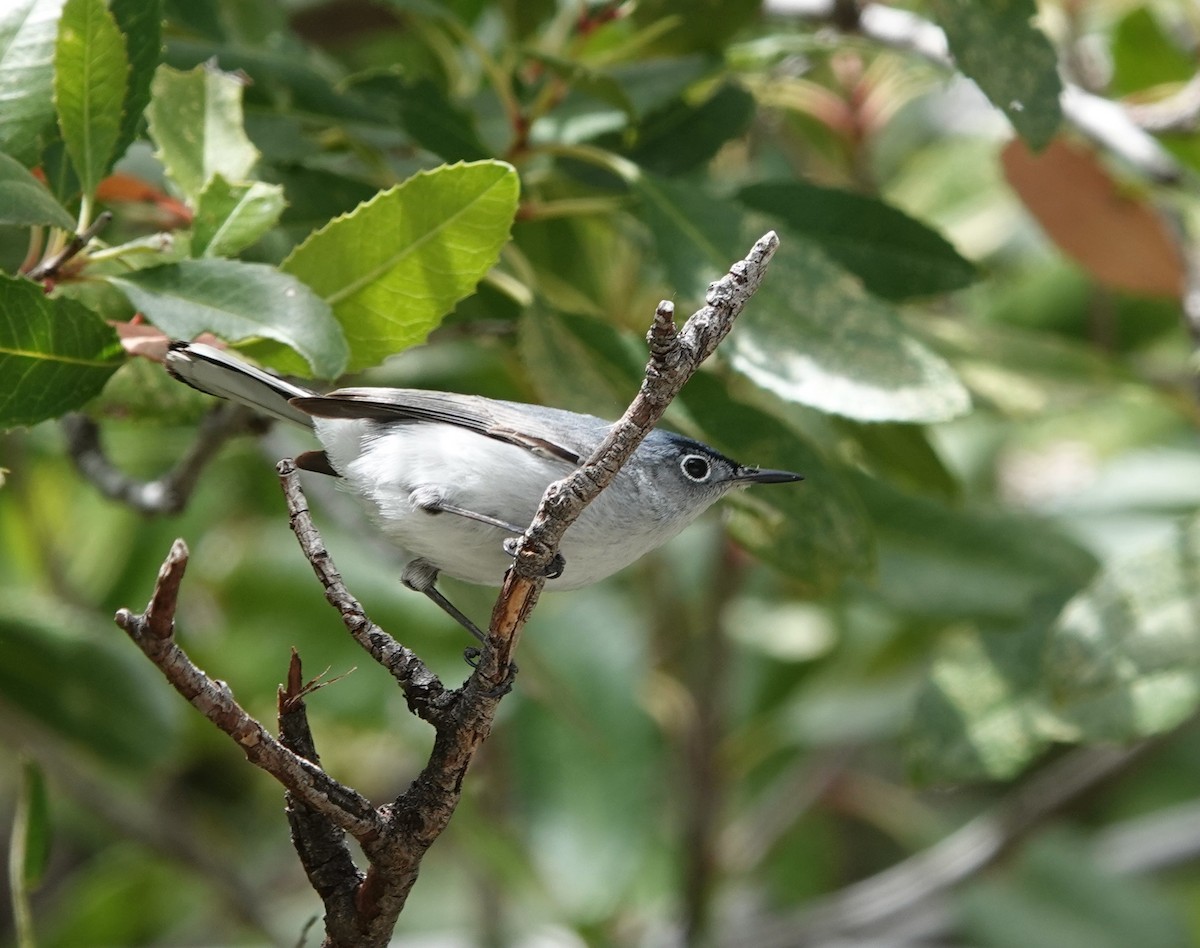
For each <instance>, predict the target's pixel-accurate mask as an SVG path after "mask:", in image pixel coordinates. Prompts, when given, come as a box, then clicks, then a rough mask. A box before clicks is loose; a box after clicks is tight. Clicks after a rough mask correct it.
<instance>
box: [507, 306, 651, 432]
mask: <svg viewBox="0 0 1200 948" xmlns="http://www.w3.org/2000/svg"><path fill="white" fill-rule="evenodd" d="M518 325H519V329H518V332H519V335H518V351H519V352H520V354H521V361H522V363H523V364H524V366H525V368H526V370H527V375H528V377H529V379H530V381H531V382H532V383H533V386H534V388H535V389H536V390H537V392H538V394H539V395H540V396H541V397H542V399H543V400H545V402H546V403H547V404H549V405H555V406H557V407H561V408H568V409H570V410H572V411H579V412H585V413H587V414H591V415H598V416H600V417H601V418H618V417H620V415H621V413H622V412H623V411H624V410H625V408H626V406H627V405H628V404H629V401H630V399H631V398H632V397H633V395H634V394H635V393H636V392H637V390H638V386H639V385H640V384H641V379H642V373H643V369H644V366H645V359H646V356H645V349H644V347H643V348H642V349H641V351H640V352H639V351H638V349H637V347H636V345H635V344H633V341H632V340H631V339H629V338H627V337H624V336H621V335H619V334H618V332H617V331H616V330H615V329H614V328H613V327H612V326H610V325H608V324H607V323H604V322H601V321H600V320H598V319H592V318H589V317H587V316H579V315H574V314H572V315H565V314H562V313H556V312H554V311H552V310H550V309H547V308H546V307H544V306H539V305H534V306H532V307H529V308H528V309H527V310H526V311H525V312H524V313H523V314H522V317H521V320H520V323H519V324H518Z"/></svg>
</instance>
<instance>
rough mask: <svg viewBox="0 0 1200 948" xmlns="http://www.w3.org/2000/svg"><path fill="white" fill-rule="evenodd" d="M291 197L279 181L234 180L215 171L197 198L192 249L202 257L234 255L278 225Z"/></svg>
mask: <svg viewBox="0 0 1200 948" xmlns="http://www.w3.org/2000/svg"><path fill="white" fill-rule="evenodd" d="M286 205H287V201H286V200H285V199H284V196H283V188H282V187H280V186H279V185H277V184H263V183H262V182H261V181H251V182H245V183H240V184H230V183H229V182H228V181H226V180H225V178H224V176H223V175H220V174H214V175H213V176H212V178H210V179H209V182H208V184H207V185H206V186H205V188H204V190H203V191H201V192H200V195H199V197H198V198H197V200H196V216H195V219H194V220H193V222H192V250H193V253H195V255H196V256H200V257H232V256H233V255H234V254H236V253H237V252H238V251H240V250H244V249H245V248H247V247H249V246H250V245H251V244H253V243H254V242H255V241H256V240H258V239H259V238H260V237H262V236H263V235H264V234H265V233H266V232H267V231H269V230H270V229H271V228H272V227H274V226H275V223H276V222H277V221H278V220H279V215H280V214H282V213H283V209H284V207H285V206H286Z"/></svg>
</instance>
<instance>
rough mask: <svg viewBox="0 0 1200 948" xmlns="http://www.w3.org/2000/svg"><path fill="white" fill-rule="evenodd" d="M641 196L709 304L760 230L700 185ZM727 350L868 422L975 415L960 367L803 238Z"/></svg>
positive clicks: (681, 280) (802, 397) (753, 374)
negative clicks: (711, 292)
mask: <svg viewBox="0 0 1200 948" xmlns="http://www.w3.org/2000/svg"><path fill="white" fill-rule="evenodd" d="M637 189H638V191H639V193H640V194H641V196H642V199H643V200H642V211H643V218H644V220H645V221H646V223H647V224H648V225H649V227H650V231H651V233H652V235H653V237H654V240H655V244H656V245H657V248H658V252H659V256H660V257H661V258H662V260H663V263H664V265H665V267H666V269H667V275H668V278H669V279H670V280H671V281H672V283H673V284H674V288H675V290H676V291H677V292H678V293H679V294H681V295H683V296H685V297H690V298H692V299H695V300H699V299H702V298H703V294H704V292H705V288H706V287H707V286H708V284H709V283H710V282H711V281H712V280H714V279H716V278H717V277H719V276H720V275H721V274H723V273H724V272H725V270H726V269H727V268H728V267H729V265H730V264H731V263H732V262H733V261H734V260H736V259H738V258H739V257H740V256H741V255H742V253H744V252H745V248H746V247H747V246H749V244H750V241H751V238H750V237H749V229H750V224H751V222H750V221H749V220H748V219H747V218H746V217H745V215H744V214H742V213H741V211H740V209H739V208H738V207H737V206H736V205H733V204H729V203H727V202H723V201H720V200H718V199H715V198H710V197H708V196H706V195H704V194H703V193H701V192H698V191H697V190H696V188H695V187H693V186H690V185H683V184H680V183H676V182H672V181H668V180H665V179H661V178H653V177H651V176H650V175H643V176H641V177H640V178H639V180H638V181H637ZM758 232H759V233H761V231H758ZM725 353H726V356H727V357H728V358H729V361H730V363H731V364H732V365H733V367H734V368H736V369H737V370H738V371H739V372H741V373H742V374H743V375H745V376H746V377H747V378H749V379H750V380H752V381H753V382H755V383H756V384H757V385H759V386H761V387H762V388H765V389H767V390H768V391H771V392H773V393H774V394H776V395H777V396H779V397H780V398H783V399H784V400H786V401H791V402H797V403H800V404H803V405H809V406H811V407H813V408H818V409H820V410H821V411H825V412H831V413H833V414H839V415H845V416H846V417H848V418H855V419H858V420H860V421H903V422H929V421H942V420H945V419H947V418H953V417H955V416H956V415H960V414H962V413H963V412H965V411H966V410H967V408H968V407H969V399H968V396H967V392H966V389H964V388H963V386H962V384H961V383H960V382H959V381H958V379H957V377H956V376H955V375H954V373H953V371H952V370H951V369H950V367H949V365H947V364H946V362H944V361H943V360H942V359H941V358H940V357H939V356H937V355H936V354H934V353H933V352H932V351H931V350H930V349H929V348H927V347H926V346H925V345H924V343H922V342H921V341H919V340H918V339H917V338H916V336H914V335H913V334H912V333H910V332H909V331H908V330H906V328H905V327H904V325H903V323H901V322H900V320H899V318H898V316H897V314H896V313H895V312H894V311H893V310H892V309H891V308H890V307H888V306H887V305H886V304H884V303H883V302H881V301H880V300H878V299H876V298H875V297H873V296H870V295H869V294H868V293H866V292H865V291H864V290H863V289H862V287H861V286H860V285H859V283H858V282H857V281H856V280H854V279H853V278H852V277H850V276H849V275H848V274H846V273H845V272H844V271H842V270H841V269H839V268H838V267H837V266H835V265H834V264H832V263H831V262H830V261H828V260H827V259H826V258H825V256H824V255H823V254H822V253H821V252H820V251H819V250H818V249H817V248H816V247H815V246H814V245H812V244H810V243H808V242H807V241H803V240H800V239H797V238H796V237H794V236H791V237H788V236H786V235H785V237H784V239H783V240H782V241H781V244H780V248H779V251H778V252H777V253H776V255H775V259H774V261H773V262H772V264H771V269H770V271H769V272H768V274H767V278H766V280H765V281H764V283H763V286H762V287H761V288H760V289H759V291H758V293H757V294H756V295H755V297H754V299H753V300H752V301H751V302H750V305H749V306H747V307H746V311H745V312H744V313H743V314H742V316H741V318H740V319H739V322H738V326H737V328H736V329H735V330H734V332H733V335H732V336H731V337H730V339H729V342H728V343H726V347H725Z"/></svg>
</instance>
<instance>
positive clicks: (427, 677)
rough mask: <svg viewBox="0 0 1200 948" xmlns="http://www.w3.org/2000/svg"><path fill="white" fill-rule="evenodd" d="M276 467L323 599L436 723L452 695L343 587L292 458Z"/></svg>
mask: <svg viewBox="0 0 1200 948" xmlns="http://www.w3.org/2000/svg"><path fill="white" fill-rule="evenodd" d="M276 471H278V473H279V483H280V485H281V486H282V488H283V496H284V499H285V500H286V502H287V508H288V516H289V518H290V522H291V526H292V532H293V533H295V534H296V542H297V543H299V544H300V549H301V550H302V551H303V553H304V556H305V557H306V558H307V559H308V562H309V563H310V564H311V565H312V568H313V572H315V573H316V574H317V579H319V580H320V581H321V585H322V586H324V587H325V598H326V599H327V600H328V601H329V604H330V605H331V606H333V607H334V608H335V609H336V610H337V611H338V613H339V614H340V615H341V617H342V623H343V624H344V625H345V626H346V629H347V630H348V631H349V632H350V635H351V636H352V637H353V639H354V641H355V642H357V643H358V644H359V645H360V646H361V647H362V649H363V651H365V652H366V653H367V654H368V655H370V656H371V657H372V658H373V659H375V661H377V662H378V663H379V664H380V665H382V666H383V667H384V668H385V669H387V671H388V673H389V674H391V676H392V677H393V678H395V679H396V682H397V683H398V684H399V685H400V688H401V689H402V690H403V691H404V697H405V698H406V699H407V701H408V708H409V710H410V711H412V712H413V714H415V715H417V716H418V717H419V718H422V719H423V720H425V721H428V722H429V723H430V724H433V725H435V726H436V725H437V723H438V721H439V720H440V719H441V717H442V715H443V712H444V711H445V708H446V706H447V705H448V703H449V702H451V701H452V700H453V695H452V694H451V693H450V692H448V691H447V690H446V688H445V686H444V685H443V684H442V683H441V681H440V680H439V679H438V677H437V675H435V674H434V673H433V672H431V671H430V670H429V669H428V668H427V667H426V666H425V663H424V662H422V661H421V660H420V659H419V658H418V657H417V656H416V654H415V653H414V652H413V651H412V650H411V649H408V648H406V647H405V646H403V645H401V644H400V643H399V642H397V641H396V640H395V639H394V638H392V637H391V636H390V635H388V634H387V633H386V632H385V631H383V629H381V628H380V627H379V626H377V625H376V624H375V623H374V622H372V621H371V620H370V619H368V618H367V615H366V613H365V611H364V610H363V607H362V604H361V603H359V601H358V600H357V599H355V598H354V597H353V596H352V595H351V594H350V591H349V590H348V589H346V584H345V583H344V582H343V581H342V576H341V573H339V572H338V568H337V567H336V566H335V565H334V563H333V559H332V557H330V555H329V551H328V550H327V549H326V548H325V542H324V541H323V540H322V539H321V535H320V533H318V532H317V528H316V524H314V523H313V519H312V514H311V513H310V512H309V509H308V501H307V500H306V499H305V497H304V492H303V490H302V489H301V487H300V475H299V472H298V470H297V468H296V464H295V462H294V461H292V460H290V459H287V460H283V461H280V462H279V464H278V465H276Z"/></svg>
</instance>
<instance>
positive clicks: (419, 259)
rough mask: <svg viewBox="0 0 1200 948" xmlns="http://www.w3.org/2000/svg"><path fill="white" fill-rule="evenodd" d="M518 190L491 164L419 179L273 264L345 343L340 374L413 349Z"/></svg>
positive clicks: (510, 176) (512, 176) (503, 222)
mask: <svg viewBox="0 0 1200 948" xmlns="http://www.w3.org/2000/svg"><path fill="white" fill-rule="evenodd" d="M517 191H518V181H517V175H516V172H515V171H514V170H513V169H512V167H511V166H510V165H508V164H505V163H504V162H500V161H481V162H476V163H473V164H457V165H450V166H447V167H443V168H438V169H436V170H434V171H429V172H422V173H421V174H418V175H415V176H413V177H412V178H409V179H408V180H407V181H406V182H404V183H403V184H401V185H398V186H396V187H394V188H392V189H391V190H388V191H384V192H381V193H380V194H378V195H376V196H375V197H374V198H372V199H371V200H370V201H368V202H366V203H365V204H361V205H359V206H358V207H357V208H356V209H355V210H353V211H351V212H350V213H349V214H344V215H342V216H341V217H338V218H335V219H334V220H332V221H330V222H329V223H328V224H326V225H325V226H324V227H322V228H321V229H320V230H318V231H316V232H314V233H313V234H312V235H310V236H309V238H308V239H307V240H306V241H304V243H303V244H301V245H300V246H299V247H297V248H296V249H295V250H293V251H292V252H291V254H289V255H288V257H287V259H286V260H284V261H283V263H282V264H281V268H282V269H283V271H284V272H286V273H290V274H294V275H295V276H297V277H299V278H300V279H302V280H304V282H305V283H306V284H307V285H308V286H310V287H312V289H313V290H314V291H315V292H316V293H317V295H318V296H320V297H321V298H322V299H324V300H325V301H326V302H327V303H328V304H329V305H330V306H331V307H332V308H333V312H334V314H335V315H336V316H337V319H338V322H340V323H341V324H342V328H343V329H344V330H345V334H346V340H347V342H348V343H349V344H350V363H349V366H348V367H349V368H350V369H359V368H364V367H366V366H369V365H376V364H378V363H379V362H381V361H382V360H383V359H384V358H385V357H386V356H388V355H391V354H392V353H394V352H399V351H400V350H402V349H405V348H407V347H408V346H412V345H415V344H416V343H418V342H421V341H423V340H424V339H425V337H426V336H428V335H429V333H430V331H431V330H432V329H433V328H434V327H435V326H437V324H438V323H439V322H441V320H442V317H444V316H445V315H446V313H447V312H449V310H450V308H451V307H452V306H453V305H454V304H455V303H456V302H458V301H459V300H461V299H462V298H463V297H465V296H467V295H468V294H469V293H471V291H472V290H473V289H474V288H475V285H476V284H477V283H478V282H479V280H480V279H481V278H482V277H483V275H484V274H485V273H487V271H488V270H489V269H490V268H491V266H492V265H493V264H494V263H495V262H496V260H497V258H498V256H499V254H500V248H501V247H503V246H504V244H505V243H506V242H507V240H508V235H509V229H510V228H511V227H512V222H513V216H514V215H515V213H516V210H517Z"/></svg>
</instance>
